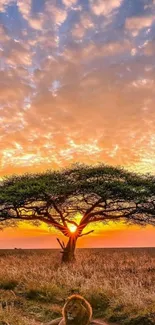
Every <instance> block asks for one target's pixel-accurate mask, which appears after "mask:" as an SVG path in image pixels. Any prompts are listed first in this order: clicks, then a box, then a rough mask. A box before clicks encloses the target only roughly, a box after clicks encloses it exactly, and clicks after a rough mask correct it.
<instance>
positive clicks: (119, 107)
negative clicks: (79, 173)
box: [0, 0, 155, 248]
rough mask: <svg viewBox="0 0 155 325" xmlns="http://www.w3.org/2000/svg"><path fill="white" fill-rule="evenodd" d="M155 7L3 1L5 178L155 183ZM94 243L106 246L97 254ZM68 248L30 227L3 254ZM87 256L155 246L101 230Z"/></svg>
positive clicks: (5, 238) (0, 68) (152, 1)
mask: <svg viewBox="0 0 155 325" xmlns="http://www.w3.org/2000/svg"><path fill="white" fill-rule="evenodd" d="M154 89H155V0H57V1H56V0H0V177H1V178H2V177H3V176H4V175H10V174H13V173H16V174H22V173H25V172H36V171H37V172H38V171H45V170H47V169H52V168H54V169H55V168H61V167H64V166H68V165H70V164H72V163H74V162H77V161H78V162H84V163H87V164H95V163H98V162H103V163H105V164H110V165H121V166H124V167H125V168H127V169H130V170H134V171H137V172H143V173H146V172H151V173H154V174H155V123H154V121H155V91H154ZM94 242H95V243H96V244H94ZM16 246H17V247H58V246H57V243H56V238H55V232H54V231H52V230H51V231H50V232H49V229H48V228H47V227H46V226H44V225H42V226H41V227H40V228H38V229H36V228H35V227H32V226H30V225H25V224H24V225H21V226H20V229H15V228H13V229H7V230H4V231H3V232H2V233H0V248H4V247H16ZM79 246H84V247H87V246H89V247H91V246H103V247H104V246H105V247H107V246H155V229H154V228H151V227H148V228H146V229H144V228H142V229H140V228H138V227H132V228H127V227H126V226H124V225H121V224H117V225H111V226H107V228H106V227H104V228H103V227H102V226H98V227H97V229H96V232H95V233H94V235H92V236H91V235H90V236H89V237H87V238H82V239H81V240H79Z"/></svg>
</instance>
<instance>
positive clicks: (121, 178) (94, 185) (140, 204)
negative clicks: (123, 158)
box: [0, 165, 155, 262]
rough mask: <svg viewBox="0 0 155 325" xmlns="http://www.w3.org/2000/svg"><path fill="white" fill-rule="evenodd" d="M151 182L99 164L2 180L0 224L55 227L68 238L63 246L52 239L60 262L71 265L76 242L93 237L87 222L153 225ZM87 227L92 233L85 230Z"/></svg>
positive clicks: (154, 208) (154, 185)
mask: <svg viewBox="0 0 155 325" xmlns="http://www.w3.org/2000/svg"><path fill="white" fill-rule="evenodd" d="M154 180H155V179H154V176H150V175H138V174H135V173H130V172H128V171H126V170H124V169H123V168H115V167H110V166H105V165H98V166H91V167H90V166H86V165H75V166H73V167H71V168H68V169H63V170H61V171H47V172H45V173H43V174H25V175H23V176H16V175H15V176H11V177H5V178H4V180H3V182H2V183H1V186H0V221H7V222H8V221H11V220H15V221H21V220H24V221H39V222H45V223H46V224H48V225H49V226H53V227H55V228H56V229H57V230H59V231H60V232H61V233H62V234H63V235H64V236H66V237H67V238H68V241H67V244H66V245H65V244H64V242H63V241H61V240H60V239H57V240H58V242H59V244H60V246H61V248H62V261H63V262H68V261H73V260H74V258H75V247H76V242H77V239H78V238H80V237H81V236H85V235H87V234H89V233H90V232H93V231H94V230H93V223H96V222H103V223H105V222H108V221H110V220H112V221H120V220H124V221H125V222H126V223H129V224H133V223H138V224H141V225H146V224H155V182H154ZM77 212H78V213H79V214H80V216H81V218H80V220H79V221H78V222H77V221H76V218H75V216H76V215H77ZM90 224H92V230H89V231H87V230H86V227H87V226H88V225H90Z"/></svg>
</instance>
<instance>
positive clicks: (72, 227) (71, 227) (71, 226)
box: [68, 224, 77, 233]
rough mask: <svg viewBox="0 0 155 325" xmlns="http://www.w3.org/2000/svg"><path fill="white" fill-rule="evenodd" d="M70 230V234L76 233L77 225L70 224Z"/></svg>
mask: <svg viewBox="0 0 155 325" xmlns="http://www.w3.org/2000/svg"><path fill="white" fill-rule="evenodd" d="M68 228H69V230H70V232H72V233H74V232H75V231H76V229H77V226H76V225H72V224H70V225H69V226H68Z"/></svg>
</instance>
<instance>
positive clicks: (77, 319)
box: [46, 294, 92, 325]
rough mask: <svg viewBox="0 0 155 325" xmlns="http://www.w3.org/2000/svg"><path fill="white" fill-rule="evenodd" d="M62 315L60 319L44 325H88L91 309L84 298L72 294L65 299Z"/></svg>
mask: <svg viewBox="0 0 155 325" xmlns="http://www.w3.org/2000/svg"><path fill="white" fill-rule="evenodd" d="M62 315H63V317H62V318H58V319H55V320H53V321H51V322H49V323H46V325H89V324H90V322H91V318H92V307H91V306H90V304H89V302H88V301H87V300H86V299H85V298H83V297H82V296H80V295H77V294H74V295H72V296H70V297H68V298H67V301H66V303H65V305H64V307H63V310H62Z"/></svg>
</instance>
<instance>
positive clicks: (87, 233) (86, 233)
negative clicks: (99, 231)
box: [79, 230, 94, 237]
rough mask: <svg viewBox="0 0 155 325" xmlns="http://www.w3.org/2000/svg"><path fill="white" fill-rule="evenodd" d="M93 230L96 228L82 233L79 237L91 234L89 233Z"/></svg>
mask: <svg viewBox="0 0 155 325" xmlns="http://www.w3.org/2000/svg"><path fill="white" fill-rule="evenodd" d="M91 232H94V230H90V231H88V232H85V233H84V234H81V235H80V236H79V237H82V236H86V235H89V234H91Z"/></svg>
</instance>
